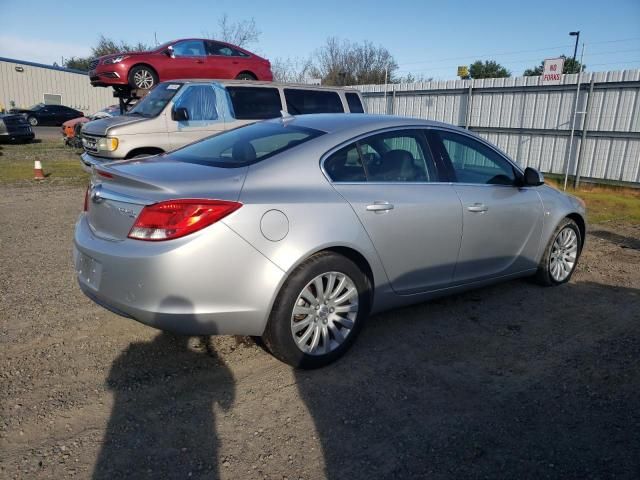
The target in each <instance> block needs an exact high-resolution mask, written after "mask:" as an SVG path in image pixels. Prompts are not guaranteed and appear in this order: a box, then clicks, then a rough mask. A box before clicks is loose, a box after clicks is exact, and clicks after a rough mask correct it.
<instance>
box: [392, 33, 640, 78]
mask: <svg viewBox="0 0 640 480" xmlns="http://www.w3.org/2000/svg"><path fill="white" fill-rule="evenodd" d="M634 40H640V37H631V38H621V39H616V40H604V41H600V42H586V43H585V45H601V44H608V43H622V42H630V41H634ZM559 48H573V44H571V45H569V44H567V45H556V46H553V47H544V48H537V49H532V50H517V51H511V52H499V53H490V54H482V55H465V56H464V57H447V58H440V59H437V60H421V61H416V62H403V63H399V64H398V66H405V65H420V64H438V63H440V62H447V61H451V60H468V59H471V58H479V57H484V58H487V57H499V56H508V55H519V54H521V53H533V52H544V51H550V50H555V49H559ZM628 51H636V50H635V49H634V50H628ZM606 53H623V52H606ZM600 54H601V53H592V54H589V56H591V55H600ZM404 71H407V70H404Z"/></svg>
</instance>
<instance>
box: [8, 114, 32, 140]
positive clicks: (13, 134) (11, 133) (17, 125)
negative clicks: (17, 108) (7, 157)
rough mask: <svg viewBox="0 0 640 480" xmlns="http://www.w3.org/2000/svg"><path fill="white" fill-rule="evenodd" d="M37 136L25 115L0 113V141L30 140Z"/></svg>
mask: <svg viewBox="0 0 640 480" xmlns="http://www.w3.org/2000/svg"><path fill="white" fill-rule="evenodd" d="M34 137H35V135H34V133H33V130H32V129H31V125H29V122H27V119H26V118H24V115H11V114H8V115H7V114H0V143H4V142H29V141H31V140H33V138H34Z"/></svg>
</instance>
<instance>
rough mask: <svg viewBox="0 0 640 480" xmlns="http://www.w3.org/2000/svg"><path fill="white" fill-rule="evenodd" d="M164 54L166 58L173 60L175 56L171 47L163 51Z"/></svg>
mask: <svg viewBox="0 0 640 480" xmlns="http://www.w3.org/2000/svg"><path fill="white" fill-rule="evenodd" d="M164 54H165V55H166V56H167V57H171V58H175V54H174V53H173V47H172V46H171V45H169V46H168V47H167V49H166V50H165V51H164Z"/></svg>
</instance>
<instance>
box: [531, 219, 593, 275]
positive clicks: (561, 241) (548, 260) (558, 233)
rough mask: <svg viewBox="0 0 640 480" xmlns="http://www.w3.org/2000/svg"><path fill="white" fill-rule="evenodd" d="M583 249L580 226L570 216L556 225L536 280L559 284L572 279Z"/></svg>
mask: <svg viewBox="0 0 640 480" xmlns="http://www.w3.org/2000/svg"><path fill="white" fill-rule="evenodd" d="M581 250H582V237H581V234H580V228H578V225H577V224H576V222H574V221H573V220H571V219H570V218H565V219H564V220H562V222H560V224H559V225H558V226H557V227H556V229H555V230H554V232H553V235H552V236H551V240H549V244H548V245H547V248H546V249H545V251H544V254H543V255H542V260H540V265H539V266H538V271H537V272H536V277H535V278H536V281H537V282H538V283H539V284H541V285H544V286H550V287H553V286H557V285H562V284H563V283H566V282H568V281H569V280H571V276H572V275H573V272H574V271H575V269H576V266H577V265H578V259H579V258H580V253H581Z"/></svg>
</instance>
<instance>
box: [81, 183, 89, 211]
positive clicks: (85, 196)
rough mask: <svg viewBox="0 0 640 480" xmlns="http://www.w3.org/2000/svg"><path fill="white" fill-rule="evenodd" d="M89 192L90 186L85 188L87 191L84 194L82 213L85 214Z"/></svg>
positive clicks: (87, 208)
mask: <svg viewBox="0 0 640 480" xmlns="http://www.w3.org/2000/svg"><path fill="white" fill-rule="evenodd" d="M90 190H91V185H88V186H87V191H86V192H84V208H83V211H84V212H87V211H88V210H89V191H90Z"/></svg>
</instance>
